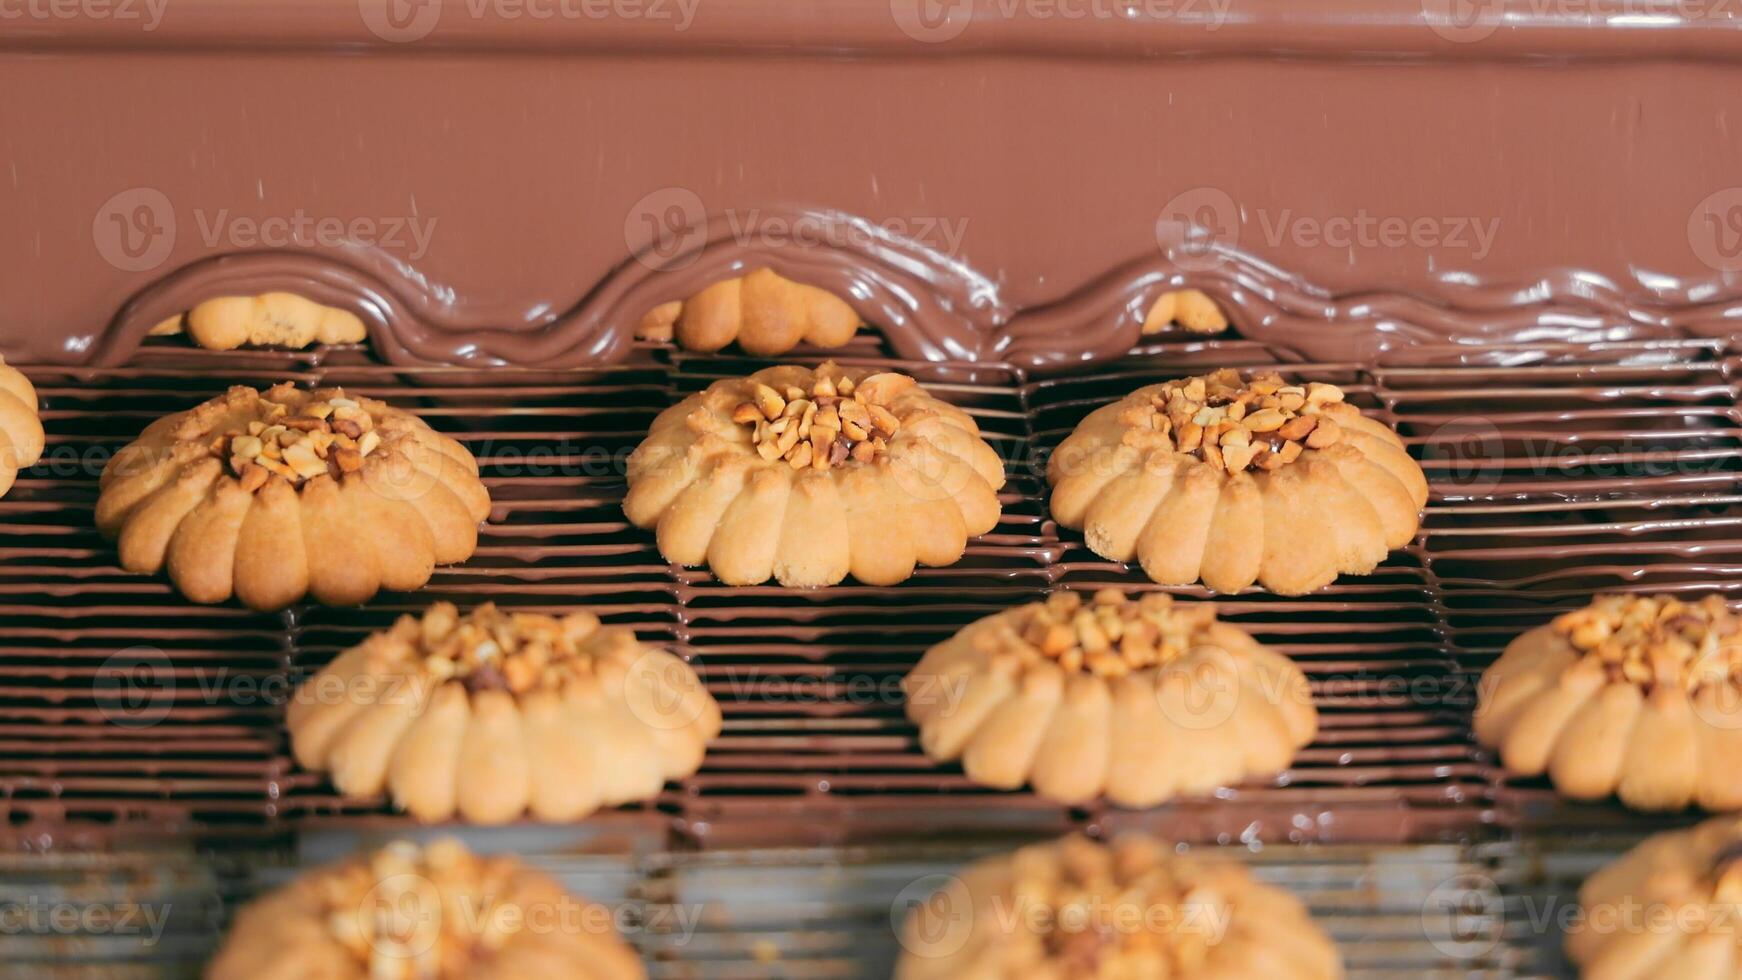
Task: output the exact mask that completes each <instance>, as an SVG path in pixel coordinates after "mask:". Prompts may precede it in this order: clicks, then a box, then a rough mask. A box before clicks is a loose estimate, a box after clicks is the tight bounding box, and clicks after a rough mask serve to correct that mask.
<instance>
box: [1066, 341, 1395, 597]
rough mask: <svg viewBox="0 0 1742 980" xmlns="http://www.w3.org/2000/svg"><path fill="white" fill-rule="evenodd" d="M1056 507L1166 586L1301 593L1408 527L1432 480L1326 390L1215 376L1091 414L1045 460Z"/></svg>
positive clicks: (1268, 376) (1106, 552)
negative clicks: (1254, 586)
mask: <svg viewBox="0 0 1742 980" xmlns="http://www.w3.org/2000/svg"><path fill="white" fill-rule="evenodd" d="M1047 480H1048V481H1049V482H1050V483H1051V484H1052V487H1053V492H1052V513H1053V516H1054V517H1055V518H1057V519H1058V522H1059V523H1060V524H1062V525H1064V526H1065V527H1070V528H1081V529H1082V530H1083V537H1084V539H1085V540H1086V542H1087V544H1088V546H1089V550H1091V551H1093V552H1094V553H1095V554H1097V555H1100V556H1101V557H1103V558H1111V559H1113V560H1114V561H1130V560H1131V559H1132V558H1133V557H1135V558H1136V559H1137V560H1138V561H1139V562H1140V563H1141V564H1142V566H1143V570H1144V572H1145V573H1147V574H1148V575H1149V577H1150V578H1152V579H1154V580H1155V581H1157V582H1160V583H1162V584H1164V585H1186V584H1189V583H1191V582H1195V581H1199V580H1202V582H1203V583H1204V584H1205V585H1207V586H1209V587H1210V588H1212V589H1215V590H1216V591H1218V592H1237V591H1239V590H1241V589H1243V588H1245V587H1247V586H1249V585H1251V584H1252V583H1253V582H1258V583H1259V584H1261V585H1263V586H1264V588H1266V589H1268V590H1270V591H1272V592H1276V593H1280V594H1282V595H1302V594H1304V593H1307V592H1311V591H1313V590H1314V589H1317V588H1320V587H1322V586H1325V585H1329V584H1330V583H1331V582H1332V581H1334V580H1335V579H1336V577H1337V576H1338V575H1340V574H1355V575H1360V574H1365V573H1367V572H1371V571H1372V570H1373V569H1375V568H1377V567H1378V566H1379V563H1380V562H1382V561H1384V560H1385V556H1386V554H1387V553H1388V552H1389V551H1390V550H1391V549H1393V548H1401V547H1403V546H1404V545H1406V544H1408V543H1409V542H1410V540H1411V539H1412V538H1414V536H1415V532H1416V529H1417V528H1418V527H1419V526H1420V523H1421V510H1422V507H1423V506H1425V505H1426V503H1427V478H1426V477H1425V476H1423V475H1422V471H1421V467H1420V466H1419V465H1418V464H1417V463H1416V462H1415V460H1414V459H1411V458H1410V456H1409V453H1408V452H1406V451H1405V450H1404V448H1403V441H1402V440H1401V439H1399V438H1398V437H1397V434H1396V433H1394V432H1392V431H1391V430H1390V429H1388V428H1386V427H1385V426H1384V425H1382V424H1380V423H1378V422H1375V421H1373V420H1372V419H1369V418H1366V417H1365V416H1363V415H1362V414H1361V412H1360V410H1359V409H1357V408H1356V407H1355V406H1353V405H1350V404H1348V403H1347V402H1345V401H1344V400H1343V392H1342V390H1341V389H1339V388H1337V387H1336V386H1335V385H1328V384H1318V383H1316V382H1315V383H1312V384H1307V385H1304V386H1297V385H1289V384H1287V383H1286V382H1285V381H1283V379H1282V378H1281V377H1280V376H1278V375H1276V374H1274V373H1270V372H1265V373H1260V374H1256V375H1254V376H1253V377H1251V378H1249V379H1242V378H1241V376H1240V374H1239V373H1238V372H1236V371H1231V370H1222V371H1217V372H1215V373H1214V374H1209V375H1205V376H1203V377H1195V378H1186V379H1184V380H1180V381H1169V382H1166V383H1165V384H1159V385H1148V386H1146V387H1143V388H1139V389H1137V390H1136V391H1134V392H1132V393H1131V394H1129V395H1127V396H1125V397H1124V398H1122V399H1120V400H1119V401H1116V402H1114V403H1112V404H1110V405H1106V406H1103V407H1101V408H1099V409H1096V410H1095V411H1093V412H1091V413H1089V415H1088V417H1087V418H1085V419H1083V421H1082V422H1081V423H1079V424H1078V425H1077V428H1076V431H1074V432H1072V433H1071V435H1070V437H1069V438H1067V439H1066V440H1065V441H1064V442H1063V443H1062V444H1061V445H1060V446H1059V448H1058V451H1057V452H1055V453H1054V454H1053V456H1052V459H1051V460H1050V461H1049V463H1048V466H1047Z"/></svg>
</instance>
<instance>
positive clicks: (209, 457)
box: [96, 383, 490, 609]
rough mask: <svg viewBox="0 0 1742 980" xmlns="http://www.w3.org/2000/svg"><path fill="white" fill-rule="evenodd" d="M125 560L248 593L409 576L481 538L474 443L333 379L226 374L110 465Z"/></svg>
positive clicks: (185, 587) (343, 589)
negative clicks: (225, 386)
mask: <svg viewBox="0 0 1742 980" xmlns="http://www.w3.org/2000/svg"><path fill="white" fill-rule="evenodd" d="M101 488H102V491H101V494H100V495H99V496H98V498H97V514H96V518H97V527H98V528H99V529H101V530H102V532H103V533H104V534H105V535H106V536H108V537H110V538H115V539H118V541H119V545H120V552H121V567H122V568H125V569H127V570H128V571H130V572H148V573H156V572H157V571H159V570H160V569H163V568H164V567H165V566H167V567H168V570H169V577H170V579H171V580H172V581H173V582H175V584H176V587H177V588H179V589H180V590H181V591H182V594H183V595H186V596H187V597H188V598H189V599H192V600H193V601H195V602H222V601H224V600H225V599H228V598H229V597H230V596H231V595H232V594H234V595H235V596H236V598H238V599H240V600H241V601H242V602H243V603H244V604H245V605H248V606H250V607H253V608H255V609H281V608H283V607H285V606H288V605H290V604H291V603H293V602H296V601H297V600H299V599H301V598H302V597H303V596H304V595H305V594H307V595H313V596H314V598H315V599H316V600H317V601H320V602H324V603H328V604H330V605H349V604H353V603H359V602H362V601H364V600H365V599H368V598H369V597H370V596H372V595H374V594H375V592H376V591H377V590H378V589H383V588H386V589H396V590H409V589H416V588H420V587H422V586H423V584H424V583H426V582H428V581H429V577H430V575H431V573H432V572H433V571H434V569H435V566H436V565H445V564H449V563H451V562H457V561H463V560H465V559H466V558H469V557H470V556H471V554H472V552H473V551H474V550H475V549H476V548H477V545H478V524H479V522H481V521H483V520H484V519H485V518H486V517H488V516H489V514H490V495H489V494H488V493H487V492H486V491H485V489H484V485H483V484H482V483H480V482H479V480H478V463H477V461H476V460H474V459H473V458H472V454H471V453H469V452H467V451H466V448H465V447H464V446H462V445H460V444H459V443H458V442H455V441H454V440H453V439H450V438H448V437H447V436H444V435H442V434H440V433H438V432H436V431H435V430H433V429H431V428H430V427H429V426H427V425H425V424H424V423H423V421H422V420H421V419H419V418H417V417H416V416H414V415H412V414H410V413H409V412H404V411H401V410H399V409H396V408H392V407H389V406H388V405H387V404H386V403H384V402H379V401H376V400H374V399H372V398H362V397H358V398H350V397H347V396H346V395H345V392H344V391H343V390H342V389H339V388H323V389H320V390H317V391H302V390H299V389H297V388H295V387H292V386H291V385H290V384H288V383H286V384H281V385H278V386H276V387H274V388H272V389H271V390H269V391H266V392H260V391H256V390H255V389H253V388H241V387H237V388H231V389H230V390H229V391H228V392H227V393H225V394H223V395H221V396H219V397H217V398H214V399H212V400H211V401H208V402H206V403H204V404H202V405H199V406H197V407H195V408H192V409H189V410H188V411H185V412H177V413H176V414H174V415H168V416H165V417H164V418H161V419H158V420H157V421H156V422H153V423H152V424H151V425H149V426H147V427H146V429H145V431H144V432H143V433H141V434H140V436H139V438H138V439H136V440H134V441H133V442H132V443H130V444H129V445H127V446H126V447H125V448H124V449H122V450H121V451H120V452H118V453H116V454H115V457H114V458H113V459H111V460H109V464H108V465H107V466H105V467H104V468H103V477H102V481H101Z"/></svg>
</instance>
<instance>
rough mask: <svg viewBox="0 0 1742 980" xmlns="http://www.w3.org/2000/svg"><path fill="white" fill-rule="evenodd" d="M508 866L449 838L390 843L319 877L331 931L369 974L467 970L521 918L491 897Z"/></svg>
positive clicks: (502, 887) (502, 885)
mask: <svg viewBox="0 0 1742 980" xmlns="http://www.w3.org/2000/svg"><path fill="white" fill-rule="evenodd" d="M505 870H506V868H505V866H503V865H501V864H500V863H499V862H493V861H489V860H487V859H481V858H478V857H476V856H474V855H472V854H471V853H470V852H468V851H466V850H465V848H463V847H461V846H460V845H459V844H458V843H457V842H454V841H451V840H446V841H437V842H435V843H432V844H431V845H430V846H429V847H427V848H420V847H418V846H417V845H415V844H412V843H409V842H405V841H401V842H398V843H394V844H390V845H388V846H387V847H386V848H384V849H382V850H381V851H379V852H377V853H376V854H374V855H373V856H372V857H371V858H370V860H369V861H368V863H366V864H364V863H359V864H357V865H355V866H353V867H350V868H346V869H345V870H344V871H342V872H340V873H339V874H337V875H335V876H333V877H332V878H331V879H329V880H326V881H324V882H323V883H322V884H323V889H324V892H325V894H323V895H322V898H323V900H324V901H325V903H326V906H327V909H328V912H327V917H326V918H327V929H328V932H329V933H330V934H331V935H332V937H333V938H334V939H336V940H337V941H338V942H339V943H340V944H341V945H342V946H344V947H345V948H346V949H348V950H349V951H350V952H351V953H352V954H353V955H355V956H356V957H357V960H358V962H359V963H362V964H366V965H367V967H368V974H367V975H368V976H369V977H371V978H383V980H384V978H408V980H409V978H412V977H417V978H442V980H447V978H455V980H457V978H460V977H465V976H470V975H471V974H472V971H473V970H474V969H476V968H477V966H478V965H479V964H481V963H482V962H483V961H484V960H486V959H487V958H489V957H490V956H492V955H494V953H495V952H496V951H497V950H499V949H501V947H502V946H503V945H504V944H505V943H506V942H507V941H508V939H509V938H510V937H512V936H513V935H514V934H515V933H516V932H517V931H519V929H520V927H521V925H522V923H523V921H524V918H525V917H524V915H523V914H522V913H521V910H520V909H519V908H517V907H516V906H514V905H513V904H512V903H509V902H504V901H501V900H498V899H496V898H494V897H492V896H493V895H499V894H503V893H504V892H505V891H506V889H507V886H508V881H507V875H506V874H505V873H504V871H505Z"/></svg>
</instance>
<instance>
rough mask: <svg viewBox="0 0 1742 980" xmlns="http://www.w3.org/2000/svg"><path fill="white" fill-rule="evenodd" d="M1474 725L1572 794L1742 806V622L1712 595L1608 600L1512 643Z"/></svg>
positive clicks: (1489, 679) (1524, 766)
mask: <svg viewBox="0 0 1742 980" xmlns="http://www.w3.org/2000/svg"><path fill="white" fill-rule="evenodd" d="M1475 728H1476V738H1477V740H1478V741H1480V742H1481V744H1482V745H1484V746H1486V747H1488V748H1491V749H1498V750H1499V752H1500V758H1501V761H1502V762H1503V763H1504V765H1505V766H1506V771H1507V772H1509V773H1512V774H1513V775H1516V776H1540V775H1542V774H1544V773H1545V772H1546V773H1547V774H1548V777H1549V780H1550V781H1551V782H1553V783H1554V786H1555V789H1556V790H1557V791H1559V792H1560V793H1561V794H1562V795H1564V796H1568V797H1571V798H1573V799H1581V800H1588V799H1600V798H1603V797H1607V796H1610V795H1611V794H1613V795H1618V796H1620V798H1621V802H1622V803H1624V804H1626V805H1627V806H1630V807H1633V808H1634V809H1637V810H1680V809H1682V808H1684V807H1687V806H1689V805H1690V804H1692V805H1694V806H1699V807H1702V808H1704V809H1707V810H1736V809H1742V766H1738V760H1742V625H1739V623H1738V620H1737V617H1736V615H1735V614H1734V613H1732V612H1731V611H1730V610H1729V609H1728V608H1726V607H1725V605H1724V600H1723V599H1722V598H1720V597H1718V596H1715V595H1714V596H1707V597H1706V598H1704V599H1702V600H1700V601H1699V602H1685V601H1683V600H1681V599H1677V598H1675V597H1673V596H1668V595H1660V596H1652V597H1648V596H1628V595H1611V596H1602V597H1599V598H1598V599H1597V600H1596V601H1594V602H1593V603H1592V604H1591V605H1589V606H1587V607H1585V608H1584V609H1580V610H1578V611H1576V612H1570V613H1567V614H1566V615H1564V616H1561V617H1559V618H1557V619H1556V620H1555V621H1554V622H1552V623H1550V624H1549V625H1547V626H1539V627H1537V628H1536V629H1533V630H1530V631H1529V632H1527V633H1524V634H1523V635H1521V636H1519V637H1518V638H1517V639H1515V640H1513V641H1512V642H1511V643H1510V644H1508V645H1507V647H1506V650H1505V652H1504V653H1502V654H1501V656H1500V659H1498V660H1496V661H1495V662H1494V663H1493V665H1492V666H1490V667H1489V668H1488V669H1487V671H1486V672H1484V673H1483V675H1482V682H1481V688H1480V691H1479V699H1478V702H1477V705H1476V716H1475Z"/></svg>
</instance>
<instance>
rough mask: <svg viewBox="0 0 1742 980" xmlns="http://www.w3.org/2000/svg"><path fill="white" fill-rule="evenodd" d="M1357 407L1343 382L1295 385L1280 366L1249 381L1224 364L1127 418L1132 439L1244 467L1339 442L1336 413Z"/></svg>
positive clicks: (1276, 464) (1159, 393) (1274, 464)
mask: <svg viewBox="0 0 1742 980" xmlns="http://www.w3.org/2000/svg"><path fill="white" fill-rule="evenodd" d="M1352 411H1354V408H1353V407H1352V406H1349V405H1347V404H1346V403H1345V402H1344V401H1343V390H1342V389H1341V388H1338V387H1337V386H1336V385H1329V384H1321V383H1319V382H1312V383H1309V384H1306V385H1291V384H1289V383H1288V382H1286V381H1284V380H1283V379H1282V376H1281V375H1278V374H1276V373H1274V372H1266V373H1263V374H1258V375H1254V376H1253V377H1252V378H1251V379H1250V380H1242V379H1241V377H1240V373H1239V372H1238V371H1234V370H1232V369H1224V370H1221V371H1217V372H1215V373H1213V374H1207V375H1204V376H1202V377H1196V378H1185V379H1183V380H1179V381H1170V382H1168V383H1166V384H1164V385H1162V386H1161V387H1160V388H1158V389H1156V390H1154V391H1152V392H1150V393H1149V400H1148V402H1147V403H1146V404H1137V405H1133V406H1131V407H1130V408H1129V409H1127V410H1126V411H1125V412H1124V413H1123V414H1121V415H1120V421H1121V422H1122V423H1124V424H1125V425H1126V426H1127V427H1128V428H1129V430H1130V431H1128V432H1127V433H1126V434H1125V443H1126V444H1127V445H1131V446H1136V447H1138V448H1142V449H1150V448H1161V449H1171V450H1173V451H1176V452H1181V453H1187V454H1190V455H1192V456H1196V457H1197V458H1198V459H1201V460H1203V461H1204V462H1206V463H1209V464H1211V465H1212V466H1215V467H1216V468H1217V469H1220V470H1224V471H1226V472H1229V473H1240V472H1243V471H1245V470H1247V469H1256V470H1277V469H1281V468H1282V467H1284V466H1287V465H1288V464H1289V463H1292V462H1294V461H1295V460H1297V459H1299V458H1300V455H1301V453H1303V452H1305V451H1306V450H1308V449H1325V448H1327V447H1329V446H1332V445H1335V444H1336V443H1337V442H1339V441H1341V440H1342V438H1343V428H1342V426H1341V425H1339V424H1338V423H1337V420H1336V419H1335V418H1334V417H1333V416H1335V415H1338V414H1341V413H1343V412H1352Z"/></svg>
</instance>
